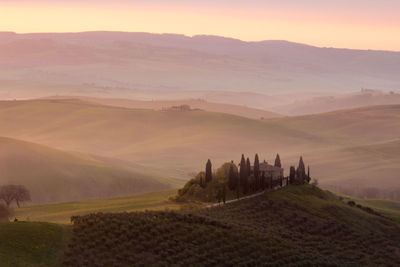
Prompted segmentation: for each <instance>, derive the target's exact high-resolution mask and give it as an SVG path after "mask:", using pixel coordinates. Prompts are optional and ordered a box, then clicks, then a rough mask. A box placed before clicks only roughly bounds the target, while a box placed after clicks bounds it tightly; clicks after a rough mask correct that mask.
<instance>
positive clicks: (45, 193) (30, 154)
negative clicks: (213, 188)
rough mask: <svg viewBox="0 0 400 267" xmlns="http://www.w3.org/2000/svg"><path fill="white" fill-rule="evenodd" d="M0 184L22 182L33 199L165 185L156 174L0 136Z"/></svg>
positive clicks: (118, 192)
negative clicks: (152, 174)
mask: <svg viewBox="0 0 400 267" xmlns="http://www.w3.org/2000/svg"><path fill="white" fill-rule="evenodd" d="M0 147H1V149H0V174H1V175H0V184H22V185H25V186H26V187H27V188H28V190H29V191H30V192H31V197H32V201H33V202H34V203H46V202H60V201H71V200H79V199H87V198H94V197H97V198H99V197H110V196H118V195H129V194H134V193H143V192H149V191H157V190H160V189H165V188H169V186H170V185H168V184H167V180H165V179H164V181H163V182H161V181H160V180H158V179H159V178H157V177H156V176H151V175H149V174H144V173H141V172H140V171H138V170H135V169H134V168H129V167H121V166H119V165H115V164H114V165H113V164H110V163H108V162H105V161H100V160H99V159H96V158H94V157H90V156H87V155H83V154H78V153H70V152H64V151H60V150H57V149H53V148H49V147H46V146H43V145H38V144H34V143H29V142H25V141H20V140H16V139H11V138H5V137H0Z"/></svg>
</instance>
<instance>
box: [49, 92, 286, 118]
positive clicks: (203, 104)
mask: <svg viewBox="0 0 400 267" xmlns="http://www.w3.org/2000/svg"><path fill="white" fill-rule="evenodd" d="M72 98H75V99H81V100H86V101H90V102H94V103H99V104H102V105H107V106H114V107H126V108H134V109H153V110H165V109H170V108H171V107H174V106H181V105H189V106H190V108H191V109H201V110H205V111H211V112H220V113H226V114H231V115H236V116H241V117H246V118H250V119H261V118H263V119H271V118H279V117H282V115H280V114H277V113H274V112H269V111H266V110H261V109H255V108H251V107H247V106H241V105H230V104H222V103H213V102H208V101H205V100H203V99H176V100H152V101H142V100H133V99H119V98H96V97H83V96H75V97H72ZM46 99H71V97H62V96H56V97H48V98H46Z"/></svg>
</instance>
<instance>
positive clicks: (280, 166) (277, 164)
mask: <svg viewBox="0 0 400 267" xmlns="http://www.w3.org/2000/svg"><path fill="white" fill-rule="evenodd" d="M274 165H275V167H279V168H282V164H281V157H280V156H279V154H276V158H275V164H274Z"/></svg>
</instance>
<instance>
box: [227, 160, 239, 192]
mask: <svg viewBox="0 0 400 267" xmlns="http://www.w3.org/2000/svg"><path fill="white" fill-rule="evenodd" d="M236 180H237V175H236V173H235V171H234V169H233V163H231V166H229V172H228V186H229V189H230V190H232V191H234V190H235V189H236V186H237V181H236Z"/></svg>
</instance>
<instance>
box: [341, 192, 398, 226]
mask: <svg viewBox="0 0 400 267" xmlns="http://www.w3.org/2000/svg"><path fill="white" fill-rule="evenodd" d="M342 197H343V198H344V200H345V201H351V200H352V201H354V202H355V203H356V204H360V205H363V206H366V207H370V208H373V209H374V210H376V211H378V212H380V213H381V214H383V215H385V216H387V217H390V218H393V219H394V220H396V221H397V222H398V223H400V202H399V201H390V200H382V199H359V198H352V197H348V196H344V195H343V196H342Z"/></svg>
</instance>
